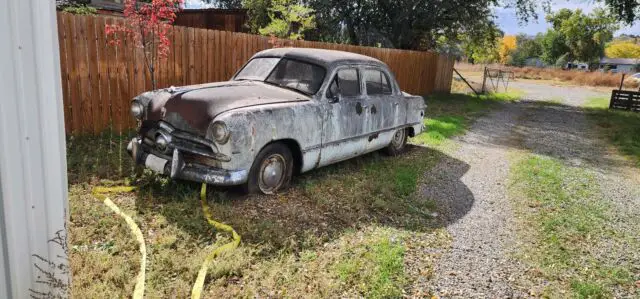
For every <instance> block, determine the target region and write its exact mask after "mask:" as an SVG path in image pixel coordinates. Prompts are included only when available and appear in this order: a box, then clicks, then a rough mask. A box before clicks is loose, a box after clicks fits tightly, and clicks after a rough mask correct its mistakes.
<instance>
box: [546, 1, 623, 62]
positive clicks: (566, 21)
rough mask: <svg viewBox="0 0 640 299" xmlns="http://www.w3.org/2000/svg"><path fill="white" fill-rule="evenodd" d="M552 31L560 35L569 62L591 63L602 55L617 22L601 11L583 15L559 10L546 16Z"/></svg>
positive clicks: (578, 12) (577, 11)
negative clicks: (567, 51)
mask: <svg viewBox="0 0 640 299" xmlns="http://www.w3.org/2000/svg"><path fill="white" fill-rule="evenodd" d="M547 21H549V22H550V23H551V24H552V25H553V28H554V30H556V31H558V32H559V33H560V34H562V36H563V38H564V42H565V45H566V46H567V47H568V48H569V53H570V57H569V59H570V60H580V61H585V62H592V61H595V60H597V59H598V58H600V57H602V56H603V55H604V47H605V44H606V43H607V42H608V41H610V40H611V39H612V38H613V32H615V31H616V30H618V28H619V26H618V22H617V20H616V19H615V18H614V17H612V16H610V15H609V14H607V13H606V12H605V11H604V10H602V9H595V10H594V11H593V12H592V13H591V14H589V15H585V14H584V13H583V12H582V10H580V9H577V10H575V11H571V10H569V9H566V8H565V9H561V10H559V11H557V12H555V13H552V14H549V15H547Z"/></svg>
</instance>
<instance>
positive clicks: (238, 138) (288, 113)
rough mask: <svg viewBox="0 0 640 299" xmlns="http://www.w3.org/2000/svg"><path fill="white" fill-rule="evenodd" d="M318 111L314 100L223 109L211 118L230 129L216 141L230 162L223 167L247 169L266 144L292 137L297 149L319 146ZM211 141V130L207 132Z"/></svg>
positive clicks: (303, 149) (321, 115)
mask: <svg viewBox="0 0 640 299" xmlns="http://www.w3.org/2000/svg"><path fill="white" fill-rule="evenodd" d="M322 118H323V114H322V110H321V108H320V106H319V105H316V103H315V102H312V101H309V102H304V103H283V104H272V105H261V106H254V107H246V108H241V109H236V110H232V111H228V112H225V113H223V114H221V115H219V116H218V117H216V118H215V119H214V120H213V121H214V122H215V121H222V122H224V123H225V124H226V125H227V128H228V129H229V132H230V137H229V140H228V141H227V142H226V143H225V144H217V146H218V149H219V151H220V152H221V153H223V154H226V155H229V156H230V157H231V161H229V162H224V163H222V168H225V169H250V168H251V165H252V164H253V161H254V159H255V157H256V156H257V155H258V153H259V152H260V150H262V148H263V147H264V146H266V145H267V144H269V143H271V142H273V141H277V140H284V139H292V140H295V141H296V142H297V143H298V144H299V145H300V149H301V150H302V151H303V152H304V151H305V150H306V149H309V148H314V147H319V145H320V143H321V140H322ZM207 136H208V138H209V139H211V140H213V138H212V136H211V132H207Z"/></svg>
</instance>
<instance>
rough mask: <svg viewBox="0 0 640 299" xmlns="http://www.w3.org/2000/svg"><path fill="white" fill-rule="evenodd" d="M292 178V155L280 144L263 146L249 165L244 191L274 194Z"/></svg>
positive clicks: (286, 185) (287, 184)
mask: <svg viewBox="0 0 640 299" xmlns="http://www.w3.org/2000/svg"><path fill="white" fill-rule="evenodd" d="M292 176H293V155H292V154H291V150H290V149H289V148H288V147H287V146H286V145H284V144H282V143H272V144H269V145H267V146H265V147H264V148H263V149H262V150H261V151H260V153H258V156H256V159H255V160H254V161H253V165H251V170H250V171H249V179H248V180H247V183H246V185H245V190H246V191H247V193H249V194H257V193H263V194H275V193H277V192H278V191H281V190H284V189H286V188H287V187H288V186H289V183H290V182H291V177H292Z"/></svg>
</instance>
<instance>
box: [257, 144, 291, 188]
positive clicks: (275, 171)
mask: <svg viewBox="0 0 640 299" xmlns="http://www.w3.org/2000/svg"><path fill="white" fill-rule="evenodd" d="M286 167H287V166H286V163H285V160H284V157H283V156H282V155H279V154H273V155H271V156H269V157H267V158H266V159H264V160H263V161H262V165H261V167H260V190H261V191H262V192H264V193H267V194H268V193H273V192H274V191H276V190H278V188H280V186H282V183H283V182H284V176H285V170H286Z"/></svg>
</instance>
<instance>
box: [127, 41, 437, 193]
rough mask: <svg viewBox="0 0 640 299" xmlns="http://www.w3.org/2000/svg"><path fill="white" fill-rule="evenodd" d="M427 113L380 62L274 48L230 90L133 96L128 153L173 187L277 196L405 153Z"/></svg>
mask: <svg viewBox="0 0 640 299" xmlns="http://www.w3.org/2000/svg"><path fill="white" fill-rule="evenodd" d="M425 109H426V106H425V103H424V100H423V98H422V97H420V96H413V95H409V94H407V93H404V92H402V91H401V90H400V87H399V86H398V83H397V82H396V80H395V77H394V75H393V73H392V72H391V71H390V70H389V68H388V67H387V65H385V64H384V63H383V62H381V61H379V60H377V59H374V58H371V57H368V56H364V55H359V54H354V53H348V52H341V51H333V50H320V49H305V48H276V49H269V50H265V51H262V52H259V53H257V54H255V55H254V56H253V57H252V58H251V59H250V60H249V61H248V62H247V63H246V64H245V65H244V66H243V67H242V68H241V69H240V70H239V71H238V72H237V73H236V74H235V76H233V78H232V79H231V80H230V81H227V82H217V83H210V84H202V85H194V86H186V87H178V88H175V87H171V88H167V89H161V90H156V91H150V92H145V93H143V94H140V95H139V96H137V97H136V98H135V99H134V100H133V101H132V105H131V113H132V115H133V116H134V117H136V118H137V119H138V120H139V123H140V128H139V132H138V135H137V137H135V138H134V139H133V140H132V141H131V142H130V143H129V146H128V150H129V152H130V153H131V155H132V156H133V158H134V159H135V161H136V163H137V164H141V165H144V166H146V167H147V168H150V169H152V170H154V171H156V172H160V173H163V174H166V175H169V176H171V178H178V179H185V180H191V181H197V182H204V183H208V184H213V185H219V186H229V185H243V186H245V188H246V190H247V191H248V192H250V193H254V192H256V193H257V192H262V193H265V194H272V193H274V192H276V191H278V190H281V189H283V188H284V187H286V186H287V185H288V183H289V182H290V180H291V177H292V175H293V174H297V173H303V172H307V171H310V170H312V169H315V168H318V167H322V166H325V165H329V164H332V163H336V162H339V161H343V160H346V159H349V158H352V157H355V156H358V155H362V154H365V153H368V152H372V151H376V150H380V149H386V151H387V152H388V153H389V154H391V155H397V154H399V153H400V152H402V151H403V150H404V149H405V145H406V142H407V138H408V137H412V136H415V135H417V134H419V133H420V132H422V130H423V116H424V113H425Z"/></svg>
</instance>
